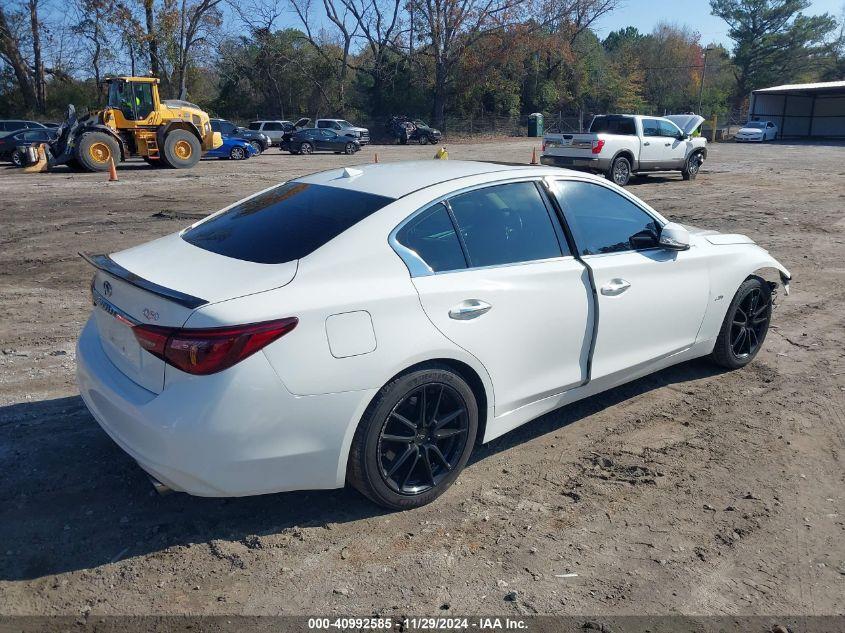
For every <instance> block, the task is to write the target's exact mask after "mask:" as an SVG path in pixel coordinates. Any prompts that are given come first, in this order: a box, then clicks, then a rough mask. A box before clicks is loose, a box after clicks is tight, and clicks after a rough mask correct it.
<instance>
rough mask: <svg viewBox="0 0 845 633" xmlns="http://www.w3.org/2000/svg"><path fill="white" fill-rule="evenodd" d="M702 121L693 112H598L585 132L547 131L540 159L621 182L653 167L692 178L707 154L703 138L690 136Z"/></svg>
mask: <svg viewBox="0 0 845 633" xmlns="http://www.w3.org/2000/svg"><path fill="white" fill-rule="evenodd" d="M703 122H704V119H703V118H702V117H700V116H698V115H695V114H675V115H670V116H666V117H653V116H642V115H632V114H604V115H599V116H596V117H594V118H593V121H592V123H591V124H590V131H589V132H587V133H582V134H570V133H562V134H553V133H549V134H546V135H545V136H544V137H543V154H542V156H541V157H540V162H541V163H542V164H543V165H552V166H555V167H568V168H570V169H580V170H584V171H590V172H593V173H600V174H604V175H605V176H607V178H609V179H610V180H612V181H613V182H615V183H616V184H617V185H619V186H625V185H626V184H628V181H629V180H630V179H631V176H632V175H644V174H646V173H650V172H655V171H680V172H681V174H682V175H683V178H684V180H694V179H695V177H696V176H697V175H698V171H699V169H700V167H701V164H702V163H703V162H704V160H705V159H706V158H707V146H706V145H707V141H706V140H705V139H704V138H703V137H700V136H692V134H693V133H694V132H695V130H696V129H697V128H698V127H699V126H700V125H701V124H702V123H703Z"/></svg>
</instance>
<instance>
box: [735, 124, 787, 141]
mask: <svg viewBox="0 0 845 633" xmlns="http://www.w3.org/2000/svg"><path fill="white" fill-rule="evenodd" d="M777 136H778V126H777V125H775V124H774V123H772V122H771V121H749V122H748V123H746V124H745V125H744V126H743V127H742V128H741V129H740V130H739V132H737V133H736V136H735V137H734V140H736V141H737V142H739V143H742V142H757V143H762V142H763V141H773V140H775V139H776V138H777Z"/></svg>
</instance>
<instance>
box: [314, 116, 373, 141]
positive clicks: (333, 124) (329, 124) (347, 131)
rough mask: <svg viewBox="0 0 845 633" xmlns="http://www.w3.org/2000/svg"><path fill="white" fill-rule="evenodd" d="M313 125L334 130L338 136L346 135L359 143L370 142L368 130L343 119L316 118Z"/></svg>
mask: <svg viewBox="0 0 845 633" xmlns="http://www.w3.org/2000/svg"><path fill="white" fill-rule="evenodd" d="M314 127H316V128H319V129H329V130H334V131H335V132H337V133H338V135H340V136H348V137H349V138H350V139H352V140H353V141H355V142H357V143H358V144H359V145H366V144H367V143H369V142H370V131H369V130H368V129H367V128H365V127H356V126H354V125H352V124H351V123H350V122H349V121H345V120H344V119H317V122H316V124H315V125H314Z"/></svg>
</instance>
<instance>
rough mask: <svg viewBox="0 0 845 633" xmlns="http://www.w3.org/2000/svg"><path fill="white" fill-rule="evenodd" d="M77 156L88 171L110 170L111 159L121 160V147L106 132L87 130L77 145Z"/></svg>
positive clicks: (115, 161) (116, 161)
mask: <svg viewBox="0 0 845 633" xmlns="http://www.w3.org/2000/svg"><path fill="white" fill-rule="evenodd" d="M75 158H76V160H77V161H79V164H80V165H82V168H83V169H85V170H86V171H108V169H109V166H110V165H111V161H112V160H114V164H115V165H117V163H119V162H120V147H118V144H117V141H116V140H114V138H113V137H112V136H110V135H109V134H106V133H105V132H85V134H83V135H82V138H80V139H79V144H78V145H77V146H76V155H75Z"/></svg>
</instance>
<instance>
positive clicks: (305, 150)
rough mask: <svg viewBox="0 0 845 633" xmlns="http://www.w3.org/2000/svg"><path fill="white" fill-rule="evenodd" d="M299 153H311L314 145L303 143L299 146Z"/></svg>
mask: <svg viewBox="0 0 845 633" xmlns="http://www.w3.org/2000/svg"><path fill="white" fill-rule="evenodd" d="M298 153H299V154H313V153H314V146H313V145H311V143H303V144H302V145H300V146H299V152H298Z"/></svg>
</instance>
